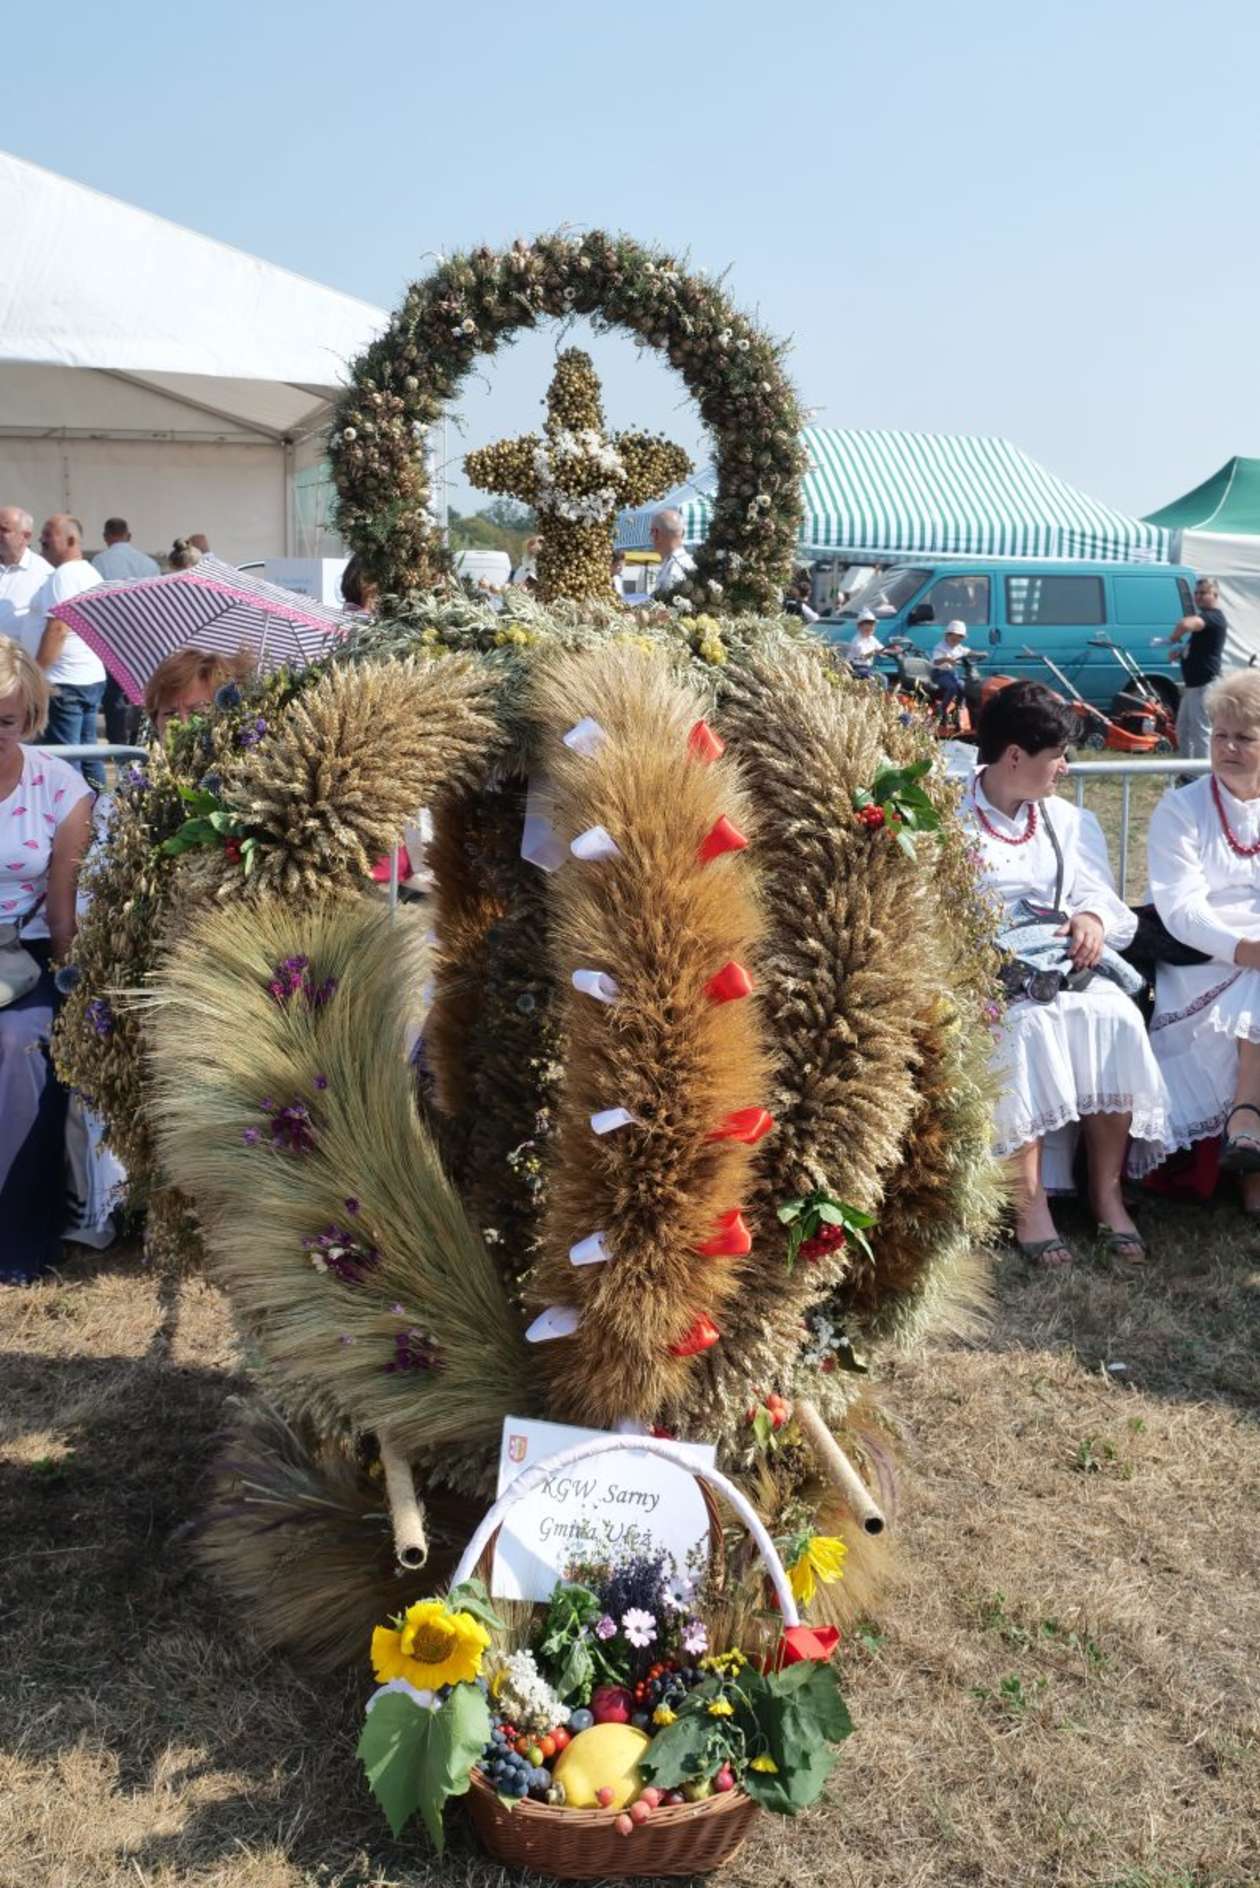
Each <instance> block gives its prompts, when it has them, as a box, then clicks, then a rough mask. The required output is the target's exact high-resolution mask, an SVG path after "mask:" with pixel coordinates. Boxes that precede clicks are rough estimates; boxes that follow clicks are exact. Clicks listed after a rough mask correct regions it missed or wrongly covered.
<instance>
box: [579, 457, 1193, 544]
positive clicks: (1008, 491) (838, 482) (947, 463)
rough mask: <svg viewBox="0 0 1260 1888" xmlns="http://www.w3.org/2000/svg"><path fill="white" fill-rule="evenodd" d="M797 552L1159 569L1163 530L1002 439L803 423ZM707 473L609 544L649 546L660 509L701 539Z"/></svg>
mask: <svg viewBox="0 0 1260 1888" xmlns="http://www.w3.org/2000/svg"><path fill="white" fill-rule="evenodd" d="M801 438H802V442H803V444H804V446H805V449H806V452H807V453H808V454H809V470H808V472H807V473H806V474H805V481H804V487H803V493H802V496H803V498H804V504H805V517H804V520H803V521H802V524H801V535H800V549H801V552H802V554H804V555H806V556H811V557H817V556H819V555H826V554H831V555H837V554H838V555H841V556H844V557H847V558H848V559H849V560H850V561H851V562H854V563H863V562H877V563H878V562H884V561H886V560H887V559H888V558H892V557H903V556H923V555H930V556H933V557H958V556H966V557H1056V558H1058V557H1081V558H1101V559H1105V560H1107V561H1109V562H1116V563H1120V562H1134V561H1136V562H1143V563H1161V562H1166V561H1167V559H1168V555H1169V552H1168V533H1167V532H1166V531H1164V530H1162V529H1161V528H1160V527H1159V526H1158V525H1153V524H1149V523H1143V522H1142V521H1141V520H1140V519H1137V518H1127V517H1125V515H1124V513H1123V512H1119V511H1113V510H1112V509H1111V507H1110V506H1109V505H1100V504H1099V503H1098V502H1097V501H1096V500H1095V499H1092V498H1088V497H1086V495H1085V493H1084V492H1079V491H1077V490H1076V488H1075V487H1074V486H1072V485H1068V484H1067V483H1066V482H1065V481H1064V480H1063V479H1060V478H1056V477H1055V476H1054V474H1053V473H1052V472H1047V471H1046V469H1045V467H1044V466H1040V465H1038V464H1037V462H1036V460H1035V459H1030V458H1029V457H1028V455H1027V453H1023V452H1020V451H1019V449H1018V448H1017V447H1015V446H1012V445H1011V444H1010V442H1009V441H1008V440H1005V439H983V438H979V437H972V436H970V435H968V434H965V433H958V434H950V433H899V432H866V431H847V430H846V431H841V430H838V429H836V428H833V427H827V426H807V427H806V428H805V430H804V432H803V433H802V435H801ZM715 484H716V480H715V477H714V475H713V474H712V473H709V474H708V475H707V477H704V476H702V477H701V479H700V480H699V481H698V482H697V483H696V484H695V485H693V486H687V487H680V488H679V489H678V490H677V491H675V492H672V493H671V494H670V495H669V496H668V498H665V499H662V500H659V501H658V503H657V504H655V505H643V506H640V507H638V508H637V509H635V510H633V511H625V512H622V514H621V516H620V518H619V520H618V531H617V544H618V546H619V547H620V548H621V549H623V550H641V549H644V548H646V547H647V546H648V545H649V544H650V543H651V523H652V518H653V515H654V514H655V513H656V512H657V511H659V510H660V508H661V505H663V504H672V505H676V506H677V508H678V509H679V511H681V512H682V514H683V530H684V533H685V535H686V538H687V541H688V543H691V544H697V543H699V542H700V541H701V539H702V538H704V537H705V535H706V534H707V532H708V528H709V521H710V519H711V517H712V515H713V501H712V493H713V491H714V489H715Z"/></svg>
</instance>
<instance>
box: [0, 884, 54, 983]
mask: <svg viewBox="0 0 1260 1888" xmlns="http://www.w3.org/2000/svg"><path fill="white" fill-rule="evenodd" d="M43 902H44V900H43V897H42V895H41V896H40V897H39V898H37V899H36V901H35V903H34V904H33V905H32V906H31V908H30V910H29V911H28V912H27V913H26V915H25V917H22V918H19V919H18V920H17V922H16V923H13V924H0V1010H3V1009H7V1008H8V1007H9V1005H10V1004H11V1003H18V1002H20V1001H21V999H22V998H23V997H24V996H29V995H30V993H31V991H32V990H33V989H34V988H35V985H36V984H37V983H38V982H39V980H40V977H41V976H42V975H43V971H42V970H41V968H40V965H39V962H38V960H37V959H36V958H34V957H32V956H31V953H30V952H29V951H28V950H27V948H26V946H25V945H24V944H23V942H22V926H23V925H24V924H25V923H26V920H27V918H33V917H34V916H35V913H36V912H37V911H38V910H39V908H40V906H41V905H42V904H43Z"/></svg>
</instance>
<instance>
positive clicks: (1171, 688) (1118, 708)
mask: <svg viewBox="0 0 1260 1888" xmlns="http://www.w3.org/2000/svg"><path fill="white" fill-rule="evenodd" d="M1089 640H1090V642H1091V643H1092V645H1093V646H1094V647H1095V648H1096V649H1109V650H1110V651H1111V653H1112V655H1113V656H1114V657H1115V658H1116V661H1117V662H1118V663H1119V664H1120V667H1121V668H1122V669H1123V670H1124V672H1125V674H1126V675H1127V676H1128V678H1129V686H1128V688H1122V689H1121V690H1120V692H1119V694H1117V695H1114V696H1113V697H1112V701H1111V719H1112V721H1114V722H1115V723H1116V725H1117V726H1118V727H1123V728H1128V729H1129V730H1130V732H1131V733H1134V734H1154V736H1155V752H1156V753H1157V754H1172V753H1175V752H1176V748H1177V701H1176V685H1175V684H1174V683H1171V682H1165V683H1164V687H1163V688H1161V687H1160V683H1159V681H1156V680H1153V679H1152V678H1151V677H1150V676H1149V675H1144V674H1143V672H1142V670H1141V668H1140V667H1139V665H1138V662H1137V659H1136V657H1134V656H1132V655H1131V654H1130V653H1129V651H1128V650H1127V649H1123V648H1121V646H1120V644H1119V643H1117V642H1113V641H1112V639H1111V637H1110V636H1108V635H1107V634H1106V633H1105V632H1104V631H1103V630H1099V632H1098V634H1097V635H1096V636H1091V637H1090V639H1089ZM1160 680H1161V681H1162V680H1163V678H1162V677H1161V678H1160ZM1165 690H1166V691H1167V692H1165Z"/></svg>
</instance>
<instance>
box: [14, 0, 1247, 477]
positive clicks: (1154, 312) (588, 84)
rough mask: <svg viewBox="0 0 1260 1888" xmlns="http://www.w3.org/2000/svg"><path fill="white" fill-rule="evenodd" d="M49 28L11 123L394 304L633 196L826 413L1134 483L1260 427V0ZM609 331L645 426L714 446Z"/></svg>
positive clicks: (276, 2)
mask: <svg viewBox="0 0 1260 1888" xmlns="http://www.w3.org/2000/svg"><path fill="white" fill-rule="evenodd" d="M106 26H107V27H108V30H107V31H106V30H105V28H106ZM10 38H11V39H12V38H13V35H12V34H10ZM11 50H12V52H13V53H14V54H15V55H16V61H14V60H11V61H10V64H9V83H8V84H7V85H6V87H5V112H4V120H3V127H2V128H0V143H3V145H4V146H5V147H7V148H8V149H10V150H12V151H14V152H16V153H17V154H18V155H20V156H23V157H27V158H31V159H33V160H35V161H36V162H38V163H41V164H44V165H47V166H48V167H49V168H50V169H52V170H56V171H60V172H62V173H64V174H65V175H67V176H70V177H74V178H78V179H80V180H81V181H83V182H85V183H90V184H92V185H94V186H96V187H97V188H98V189H102V190H106V191H109V192H112V193H113V194H114V195H116V196H119V197H123V198H125V199H127V200H129V201H131V202H133V203H136V204H139V205H141V206H143V207H144V208H146V209H150V210H154V211H157V212H159V213H161V214H162V215H165V216H168V217H170V218H172V219H174V220H175V221H176V222H179V223H183V224H186V225H188V226H189V227H191V228H193V229H199V230H204V231H205V232H207V233H208V234H211V235H214V236H217V237H220V238H222V239H223V240H225V241H228V242H231V243H235V244H237V245H239V246H240V247H242V248H244V249H248V250H252V251H254V252H255V253H257V254H258V255H260V256H265V257H268V258H269V259H271V260H272V261H275V262H279V263H283V264H286V265H287V266H288V267H290V268H293V269H296V270H299V271H301V272H303V273H305V274H307V275H311V276H315V277H317V278H319V279H321V280H323V281H325V282H328V283H330V284H332V285H334V286H335V287H338V288H342V289H346V290H349V291H351V292H352V293H354V294H357V295H360V296H363V297H365V298H366V299H367V300H369V301H374V302H379V303H381V304H383V305H385V306H387V307H392V306H393V305H394V303H395V302H396V300H397V299H398V297H399V294H400V291H401V289H402V287H403V285H404V283H405V282H406V281H407V280H408V279H409V278H410V277H411V276H413V275H415V274H417V273H420V272H422V270H423V269H424V267H425V266H426V265H425V264H424V263H423V262H422V260H421V258H422V256H423V253H424V252H425V251H426V250H429V251H432V250H439V249H447V250H450V249H453V248H462V247H469V246H472V245H474V244H476V243H478V242H482V241H487V242H491V243H495V242H502V241H505V240H510V239H511V238H512V237H513V236H515V235H518V234H531V233H533V232H535V231H537V230H540V229H545V228H551V227H555V226H557V225H559V224H568V225H572V226H574V227H583V226H588V225H593V224H602V225H604V226H606V227H610V228H621V229H625V230H626V231H628V232H630V233H631V234H633V235H636V236H639V237H641V238H643V239H647V240H659V241H660V242H662V243H665V244H668V245H671V246H674V247H676V248H678V249H680V250H685V251H687V252H689V254H690V257H691V260H692V262H693V264H694V265H696V266H702V267H704V268H707V269H714V270H720V269H725V268H727V267H729V269H730V276H729V278H728V283H729V287H730V288H731V290H732V292H733V293H734V294H735V296H736V297H737V299H738V300H740V301H741V302H742V303H743V304H744V305H746V306H748V307H750V308H754V309H756V310H757V311H758V312H759V314H760V317H761V319H762V320H763V321H764V322H765V323H766V324H767V325H768V326H769V327H771V328H772V329H775V330H777V331H779V332H780V333H785V334H790V335H792V336H793V337H794V339H795V347H794V351H793V354H792V357H791V362H790V366H791V369H792V371H793V373H794V374H795V378H796V381H797V384H798V386H799V387H800V390H801V393H802V397H803V399H804V400H805V402H806V404H807V405H808V406H810V407H811V408H813V409H815V412H816V416H817V417H818V418H819V420H820V421H822V422H823V423H825V424H829V425H835V426H901V427H912V428H919V429H923V430H928V431H969V432H995V433H1003V434H1005V435H1007V436H1008V437H1009V438H1011V439H1013V440H1015V441H1016V442H1017V443H1018V444H1019V445H1021V446H1022V447H1024V448H1025V449H1026V450H1028V451H1029V452H1031V453H1033V454H1034V455H1035V456H1036V457H1037V458H1039V459H1041V460H1043V461H1044V462H1045V463H1046V464H1047V465H1049V466H1051V467H1052V468H1053V469H1054V470H1055V471H1056V472H1059V473H1061V474H1062V475H1064V476H1065V477H1067V478H1070V479H1072V480H1074V481H1076V482H1077V483H1078V484H1080V485H1082V486H1084V487H1085V488H1086V489H1087V490H1089V491H1091V492H1092V493H1094V494H1095V495H1096V496H1098V497H1100V498H1103V499H1106V500H1108V501H1110V502H1112V503H1114V504H1117V505H1121V506H1123V507H1125V508H1127V509H1129V510H1133V511H1143V510H1148V509H1150V508H1152V507H1154V506H1155V505H1158V504H1161V503H1163V502H1164V501H1165V500H1167V499H1169V498H1171V497H1173V496H1175V495H1176V494H1177V493H1179V492H1180V491H1182V490H1183V489H1184V488H1186V487H1187V486H1189V485H1191V484H1192V483H1194V482H1196V481H1197V480H1198V479H1200V478H1201V477H1203V476H1205V475H1206V474H1207V473H1208V472H1210V471H1212V470H1213V469H1214V467H1215V466H1216V465H1217V464H1218V463H1219V462H1220V461H1221V460H1222V459H1224V458H1225V457H1227V456H1228V455H1229V454H1230V453H1232V452H1236V451H1237V452H1243V453H1260V385H1258V382H1257V354H1258V351H1260V350H1258V342H1257V329H1258V326H1260V319H1258V317H1260V245H1258V244H1257V241H1256V237H1255V223H1256V206H1257V204H1258V203H1260V140H1258V138H1257V130H1256V84H1257V73H1258V72H1260V7H1257V5H1256V4H1255V0H1198V4H1195V5H1191V4H1188V3H1187V0H1182V3H1181V4H1177V5H1173V4H1171V3H1170V0H1152V3H1151V4H1147V5H1137V4H1134V3H1133V0H1091V3H1090V4H1085V3H1083V0H1050V4H1048V5H1034V4H1029V3H1028V0H1002V3H1001V4H999V3H998V0H954V4H953V5H950V6H943V5H940V4H928V0H881V3H880V4H877V5H862V6H854V5H852V4H849V5H845V4H842V3H841V0H830V3H829V0H777V3H775V0H770V3H767V4H763V5H755V6H754V5H751V4H748V0H725V3H722V0H697V3H696V4H691V5H688V4H685V3H680V4H677V5H676V6H674V7H673V8H672V9H671V8H670V7H669V6H668V5H656V6H639V7H629V8H627V7H624V6H621V7H609V6H602V7H601V6H599V5H597V4H594V3H593V0H588V4H585V5H582V4H575V0H535V4H533V5H522V4H513V3H504V0H493V3H492V0H463V3H462V4H460V5H454V6H441V7H437V6H432V5H428V4H422V3H414V0H413V3H412V4H407V3H405V0H358V4H355V5H347V4H337V5H333V4H331V0H303V4H301V5H298V4H295V0H253V3H252V4H248V5H246V4H243V3H242V0H226V4H216V3H215V0H209V3H208V4H204V5H202V6H201V7H197V8H187V9H184V8H180V9H175V8H170V7H169V6H167V5H158V4H156V0H137V3H135V4H129V3H128V0H115V4H113V5H109V6H104V7H102V6H100V5H91V6H89V5H88V4H86V0H63V3H62V4H61V5H59V6H57V7H55V8H54V9H52V10H51V14H50V17H49V19H48V21H47V22H46V23H41V24H40V26H39V27H38V29H37V30H34V29H33V30H32V31H31V34H30V38H29V41H28V42H27V43H25V44H23V43H21V40H20V39H19V40H17V41H14V43H13V46H12V48H11ZM0 254H2V242H0ZM67 264H68V266H70V267H73V258H72V257H69V258H67ZM554 346H555V336H554V334H548V335H537V336H531V337H529V338H528V339H526V340H525V341H523V342H522V343H521V344H520V345H519V346H518V347H517V348H515V349H514V350H512V352H511V354H510V355H507V356H501V357H500V358H499V360H497V361H496V362H494V363H492V364H488V366H487V378H488V380H489V383H490V388H489V390H487V388H486V387H485V386H482V385H480V384H477V385H474V386H472V387H470V389H469V391H468V394H467V397H466V399H465V400H464V402H463V417H464V420H465V423H466V441H467V444H468V445H470V446H471V445H475V444H480V443H482V442H483V441H485V440H488V439H492V438H495V437H498V436H500V435H503V434H506V433H510V432H516V431H520V430H522V429H524V428H526V427H529V426H532V425H534V424H535V423H536V420H537V417H538V400H539V398H540V396H541V394H542V391H543V389H544V387H545V383H546V379H547V374H548V362H549V359H550V357H551V354H552V352H553V350H554ZM596 352H597V356H598V360H599V365H600V368H601V371H602V372H603V373H604V375H605V385H606V397H607V407H608V411H609V417H610V420H611V421H612V422H613V423H614V424H617V425H628V424H634V423H645V424H649V425H656V426H661V427H663V428H665V429H667V430H668V431H670V432H671V433H672V434H673V436H674V437H676V438H678V439H679V440H681V441H682V443H684V444H686V445H688V446H690V447H692V448H695V447H696V446H697V443H698V440H699V434H698V428H697V425H696V422H695V419H694V417H693V416H692V414H691V413H690V412H689V411H688V409H687V406H686V403H685V399H684V396H683V393H682V389H681V385H680V383H679V382H678V381H677V380H676V379H675V378H674V376H673V375H672V374H670V373H669V371H668V370H667V369H663V368H662V367H660V366H659V365H658V364H657V363H656V362H655V361H653V360H643V361H640V360H639V359H637V358H636V356H635V354H634V353H633V351H632V350H631V349H630V347H629V346H628V344H623V343H621V342H618V341H608V342H603V343H601V344H600V345H599V347H598V348H597V350H596ZM456 502H461V501H460V498H459V496H458V494H457V495H456Z"/></svg>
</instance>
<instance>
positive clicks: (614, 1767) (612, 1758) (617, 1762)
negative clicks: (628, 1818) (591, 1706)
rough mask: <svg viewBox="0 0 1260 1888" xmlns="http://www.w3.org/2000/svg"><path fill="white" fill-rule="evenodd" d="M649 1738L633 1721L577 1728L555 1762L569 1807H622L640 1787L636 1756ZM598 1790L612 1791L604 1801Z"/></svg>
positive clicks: (632, 1799)
mask: <svg viewBox="0 0 1260 1888" xmlns="http://www.w3.org/2000/svg"><path fill="white" fill-rule="evenodd" d="M649 1742H650V1739H649V1738H648V1737H646V1736H645V1735H644V1733H643V1732H642V1731H636V1730H635V1728H634V1726H633V1725H632V1724H592V1725H591V1728H590V1729H589V1730H588V1731H579V1732H578V1734H577V1736H576V1737H575V1738H574V1739H573V1742H572V1743H571V1744H568V1745H566V1747H565V1749H564V1750H562V1751H561V1753H560V1755H559V1756H558V1757H557V1759H556V1763H555V1771H554V1774H555V1779H556V1782H557V1783H563V1785H564V1800H565V1803H566V1805H567V1806H568V1807H569V1808H570V1809H598V1808H606V1809H625V1808H627V1807H628V1806H629V1804H631V1803H633V1801H634V1799H635V1797H636V1796H637V1795H638V1794H639V1791H640V1790H641V1789H642V1788H643V1779H642V1777H641V1776H640V1775H639V1759H640V1757H642V1755H643V1753H644V1751H645V1750H646V1749H647V1747H648V1744H649ZM600 1790H611V1791H612V1797H611V1799H610V1801H609V1802H607V1803H606V1804H601V1803H600V1802H599V1800H598V1792H599V1791H600Z"/></svg>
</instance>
